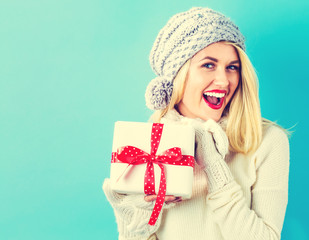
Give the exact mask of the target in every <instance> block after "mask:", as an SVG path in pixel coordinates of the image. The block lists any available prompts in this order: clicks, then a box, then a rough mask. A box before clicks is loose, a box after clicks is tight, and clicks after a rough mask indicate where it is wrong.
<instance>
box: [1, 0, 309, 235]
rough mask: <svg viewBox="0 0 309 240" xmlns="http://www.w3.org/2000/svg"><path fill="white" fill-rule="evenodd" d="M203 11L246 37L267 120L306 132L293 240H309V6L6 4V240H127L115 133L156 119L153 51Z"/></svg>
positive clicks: (294, 187)
mask: <svg viewBox="0 0 309 240" xmlns="http://www.w3.org/2000/svg"><path fill="white" fill-rule="evenodd" d="M192 6H209V7H211V8H214V9H216V10H218V11H221V12H223V13H224V14H226V15H228V16H230V17H231V18H232V19H233V20H234V21H235V22H236V23H237V24H238V25H239V27H240V29H241V31H242V32H243V34H244V35H245V36H246V38H247V42H246V45H247V53H248V55H249V57H250V58H251V60H252V62H253V64H254V66H255V67H256V69H257V72H258V76H259V79H260V99H261V106H262V112H263V116H264V117H266V118H268V119H271V120H276V121H278V123H279V124H281V125H282V126H283V127H285V128H289V127H292V126H294V125H295V127H294V128H293V130H294V131H295V133H294V134H293V136H292V138H291V167H290V189H289V205H288V209H287V214H286V219H285V224H284V228H283V233H282V239H297V240H305V239H309V230H308V227H306V226H308V216H309V208H308V190H307V188H308V183H309V181H308V169H309V163H308V162H309V161H308V154H307V149H308V148H307V144H308V138H307V136H308V126H307V125H306V122H307V114H306V112H307V111H308V106H307V94H308V93H307V92H308V87H309V84H308V83H309V79H308V54H309V52H308V37H309V34H308V29H309V19H308V12H309V1H307V0H293V1H287V0H272V1H268V0H259V1H253V0H251V1H248V0H235V1H229V0H222V1H220V0H209V1H194V0H193V1H184V0H182V1H179V0H171V1H164V0H153V1H146V0H144V1H136V0H135V1H134V0H133V1H127V0H118V1H117V0H107V1H106V0H105V1H102V0H88V1H78V0H75V1H73V0H45V1H44V0H0V239H5V240H6V239H22V240H27V239H31V240H32V239H34V240H36V239H46V240H48V239H57V240H60V239H116V238H117V229H116V224H115V220H114V215H113V211H112V209H111V207H110V205H109V204H108V202H107V200H106V198H105V196H104V194H103V192H102V190H101V184H102V182H103V179H104V178H106V177H108V176H109V168H110V166H109V165H110V155H111V146H112V137H113V124H114V122H115V121H117V120H126V121H146V120H147V119H148V117H149V115H150V113H151V112H150V111H149V110H147V109H146V107H145V103H144V90H145V88H146V86H147V84H148V82H149V81H150V80H151V79H152V78H154V74H153V72H152V71H151V68H150V66H149V63H148V54H149V51H150V49H151V46H152V44H153V41H154V39H155V37H156V35H157V33H158V31H159V30H160V29H161V27H163V25H164V24H165V23H166V21H167V20H168V19H169V18H170V17H171V16H172V15H174V14H175V13H178V12H180V11H185V10H188V9H189V8H191V7H192Z"/></svg>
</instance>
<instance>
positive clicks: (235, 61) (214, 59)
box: [200, 56, 240, 64]
mask: <svg viewBox="0 0 309 240" xmlns="http://www.w3.org/2000/svg"><path fill="white" fill-rule="evenodd" d="M205 59H209V60H211V61H214V62H218V59H216V58H213V57H209V56H207V57H204V58H202V59H201V60H200V62H201V61H203V60H205ZM237 63H238V64H240V61H239V60H234V61H231V62H230V64H237Z"/></svg>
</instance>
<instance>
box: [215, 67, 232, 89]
mask: <svg viewBox="0 0 309 240" xmlns="http://www.w3.org/2000/svg"><path fill="white" fill-rule="evenodd" d="M214 83H215V84H216V85H217V86H219V87H222V88H224V87H227V86H228V85H229V80H228V76H227V72H226V71H225V68H217V69H216V74H215V80H214Z"/></svg>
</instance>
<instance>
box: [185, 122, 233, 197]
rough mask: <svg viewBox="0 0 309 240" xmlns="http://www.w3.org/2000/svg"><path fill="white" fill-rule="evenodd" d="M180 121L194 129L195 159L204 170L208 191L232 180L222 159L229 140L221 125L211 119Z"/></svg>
mask: <svg viewBox="0 0 309 240" xmlns="http://www.w3.org/2000/svg"><path fill="white" fill-rule="evenodd" d="M181 122H182V123H185V124H188V125H191V126H192V127H193V128H194V130H195V141H196V150H195V159H196V162H197V163H198V164H199V165H200V166H201V167H202V168H203V169H204V171H205V172H206V175H207V178H208V185H209V189H208V191H209V192H212V191H215V190H217V189H219V188H221V187H223V186H224V185H226V184H227V183H229V182H230V181H232V179H233V177H232V174H231V172H230V170H229V168H228V166H227V164H226V163H225V161H224V159H225V155H226V154H227V153H228V147H229V142H228V138H227V136H226V134H225V132H224V131H223V129H222V128H221V126H220V125H219V124H217V123H216V122H215V121H214V120H212V119H209V120H207V121H206V122H204V121H203V120H200V119H190V118H183V119H182V120H181Z"/></svg>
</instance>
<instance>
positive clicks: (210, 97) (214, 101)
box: [203, 90, 226, 109]
mask: <svg viewBox="0 0 309 240" xmlns="http://www.w3.org/2000/svg"><path fill="white" fill-rule="evenodd" d="M225 96H226V91H221V90H214V91H208V92H204V93H203V98H204V100H205V102H206V103H207V105H208V106H209V107H211V108H212V109H220V108H221V107H222V105H223V102H224V98H225Z"/></svg>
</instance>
